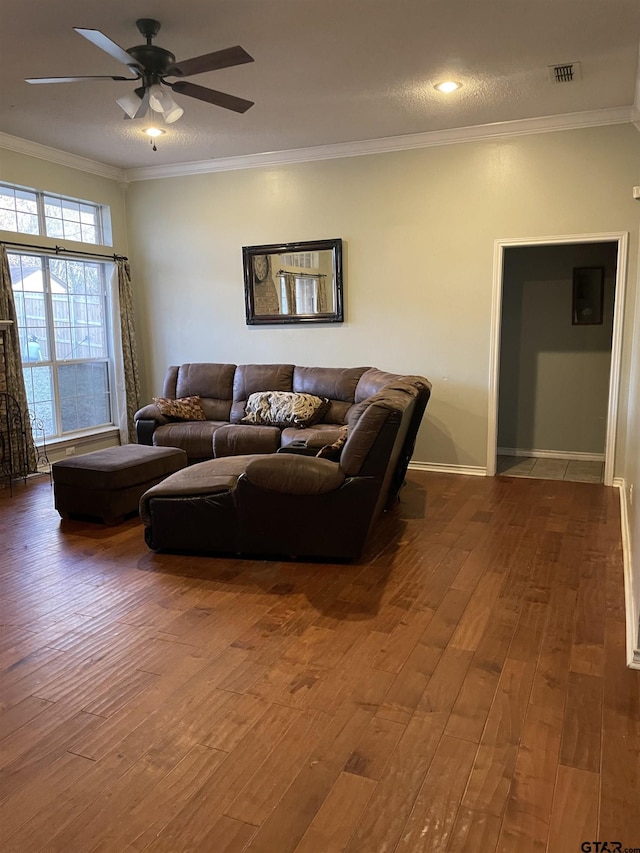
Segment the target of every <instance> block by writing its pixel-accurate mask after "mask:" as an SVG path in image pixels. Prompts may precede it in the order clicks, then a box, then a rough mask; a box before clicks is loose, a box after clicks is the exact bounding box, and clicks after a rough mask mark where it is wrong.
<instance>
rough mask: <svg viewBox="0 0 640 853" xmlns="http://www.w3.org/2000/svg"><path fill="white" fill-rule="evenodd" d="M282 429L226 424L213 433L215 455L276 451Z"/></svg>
mask: <svg viewBox="0 0 640 853" xmlns="http://www.w3.org/2000/svg"><path fill="white" fill-rule="evenodd" d="M279 447H280V430H279V429H278V427H275V426H256V425H255V424H251V425H245V424H225V425H224V426H221V427H220V429H217V430H216V431H215V432H214V434H213V455H214V456H215V458H216V459H219V458H220V457H222V456H239V455H242V454H245V453H276V452H277V450H278V448H279Z"/></svg>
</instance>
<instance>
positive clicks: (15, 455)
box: [0, 245, 37, 477]
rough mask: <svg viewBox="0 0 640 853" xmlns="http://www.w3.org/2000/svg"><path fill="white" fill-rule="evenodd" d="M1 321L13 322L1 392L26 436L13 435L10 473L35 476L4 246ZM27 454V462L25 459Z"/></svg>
mask: <svg viewBox="0 0 640 853" xmlns="http://www.w3.org/2000/svg"><path fill="white" fill-rule="evenodd" d="M0 320H12V321H13V324H12V325H11V326H9V328H8V329H7V331H6V332H5V336H4V341H5V351H4V363H5V374H6V382H7V386H6V389H4V388H2V389H0V390H6V391H7V392H8V393H9V394H11V395H12V397H14V398H15V400H16V402H17V404H18V408H19V410H20V413H21V414H22V420H23V426H24V431H25V434H24V436H19V435H15V434H14V432H12V433H11V437H12V444H11V458H12V464H13V469H14V470H13V471H11V475H12V476H20V477H21V476H24V474H25V471H24V468H23V465H24V463H25V462H26V466H27V472H34V471H36V470H37V463H36V450H35V445H34V442H33V433H32V431H31V420H30V417H29V408H28V405H27V393H26V390H25V385H24V375H23V373H22V354H21V352H20V337H19V333H18V318H17V316H16V306H15V302H14V299H13V289H12V287H11V274H10V272H9V259H8V257H7V250H6V247H5V246H3V245H0ZM5 405H6V404H5ZM1 414H2V420H4V416H5V412H4V411H3V412H2V413H1ZM23 443H24V447H23ZM25 454H26V459H24V456H25Z"/></svg>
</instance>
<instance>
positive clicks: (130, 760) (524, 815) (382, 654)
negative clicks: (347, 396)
mask: <svg viewBox="0 0 640 853" xmlns="http://www.w3.org/2000/svg"><path fill="white" fill-rule="evenodd" d="M283 523H284V520H283ZM0 537H1V538H0V541H1V543H2V548H1V549H0V550H1V552H2V553H1V554H0V603H1V606H2V616H3V620H2V621H3V628H2V634H1V636H0V651H1V652H2V662H1V667H0V687H1V691H2V692H1V696H0V849H2V850H3V852H4V853H37V851H47V853H63V851H64V853H139V851H149V853H160V851H162V853H187V851H189V853H191V851H202V853H242V851H247V853H441V851H442V853H498V851H499V853H528V851H531V853H533V851H548V853H574V851H575V853H578V851H580V850H581V844H583V843H584V842H594V841H596V840H599V841H601V842H603V841H609V842H613V841H619V842H620V844H621V847H622V848H623V849H624V848H625V847H628V848H638V849H639V850H640V808H639V803H640V672H638V671H632V670H629V669H627V668H626V666H625V650H624V642H625V624H624V602H623V575H622V557H621V538H620V520H619V504H618V495H617V492H616V491H614V490H613V489H607V488H605V487H604V486H601V485H595V484H589V483H572V482H563V481H551V480H529V479H527V480H525V479H518V478H507V477H496V478H493V479H484V478H476V477H463V476H453V475H439V474H430V473H424V472H409V477H408V483H407V485H406V487H405V488H404V489H403V491H402V493H401V501H400V503H399V504H397V505H396V506H395V508H394V509H393V510H391V511H390V512H389V513H387V514H385V516H384V517H383V518H382V519H381V520H380V523H379V524H378V526H377V528H376V531H375V534H374V536H373V538H372V540H371V541H370V543H369V546H368V548H367V551H366V553H365V555H364V557H363V558H362V559H361V560H360V561H358V562H357V563H355V564H321V563H295V562H286V561H265V562H260V561H249V560H242V559H228V558H216V557H194V556H184V555H183V556H176V555H156V554H153V553H151V552H150V551H148V550H147V548H146V546H145V545H144V543H143V539H142V527H141V525H140V522H139V521H138V520H137V519H133V520H131V521H128V522H126V523H125V524H123V525H120V526H118V527H102V526H100V525H96V524H89V523H82V522H77V521H76V522H61V521H60V519H59V517H58V515H57V513H56V512H55V511H54V509H53V495H52V490H51V486H50V484H49V481H48V479H46V478H44V477H42V478H35V479H33V480H30V481H29V482H28V483H27V484H26V486H23V485H22V484H17V485H16V487H15V489H14V494H13V497H12V498H10V497H9V495H8V491H7V490H3V491H2V492H0ZM610 847H611V849H613V845H612V844H611V845H610ZM585 849H586V848H585ZM593 849H596V848H595V847H594V848H593Z"/></svg>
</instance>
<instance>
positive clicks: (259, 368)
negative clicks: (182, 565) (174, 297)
mask: <svg viewBox="0 0 640 853" xmlns="http://www.w3.org/2000/svg"><path fill="white" fill-rule="evenodd" d="M206 367H207V366H206V365H183V366H182V368H171V369H170V371H169V373H168V375H167V380H165V386H164V391H165V392H169V393H166V396H169V395H170V393H171V392H173V393H174V394H176V395H177V396H182V397H184V396H189V395H193V394H195V393H196V391H197V392H199V393H198V396H200V397H201V398H204V399H202V405H203V408H204V409H205V411H207V412H209V413H211V414H212V415H213V417H211V423H205V422H202V421H199V422H196V434H195V436H193V437H188V436H187V433H188V431H189V428H190V426H191V422H189V423H171V422H169V421H167V422H165V423H162V420H161V419H160V418H158V417H156V416H155V413H154V412H153V409H151V408H150V407H148V406H147V407H145V408H144V409H142V410H141V412H139V413H138V417H137V423H138V430H139V431H138V435H139V438H141V439H144V438H146V440H147V441H153V443H154V444H164V443H165V442H167V443H168V442H170V441H175V442H176V445H175V446H181V447H182V448H183V449H184V450H186V451H187V453H189V452H190V450H191V457H192V459H193V458H198V455H200V454H204V453H205V452H206V451H207V450H208V448H209V446H210V447H211V448H212V449H213V451H214V452H215V458H213V459H209V460H206V461H201V462H199V463H196V464H192V465H191V466H189V467H188V468H186V469H184V470H183V471H180V472H177V473H176V474H173V475H171V476H170V477H168V478H167V479H166V480H164V481H163V482H162V483H160V484H158V485H157V486H154V487H152V488H151V489H149V490H148V491H147V492H146V493H145V494H144V495H143V496H142V498H141V501H140V516H141V518H142V521H143V523H144V525H145V540H146V542H147V544H148V545H149V547H150V548H152V549H153V550H161V551H188V552H196V553H203V552H204V553H232V554H241V555H254V556H265V557H272V556H285V557H286V556H291V557H299V558H309V557H323V558H330V559H353V558H355V557H357V556H359V554H360V553H361V551H362V548H363V546H364V544H365V542H366V539H367V535H368V533H369V531H370V529H371V526H372V525H373V523H374V521H375V519H376V517H377V516H378V514H379V513H380V512H381V510H382V509H383V508H384V507H385V505H387V504H388V503H389V502H391V501H392V500H393V499H394V498H395V497H396V495H397V494H398V491H399V490H400V488H401V486H402V484H403V482H404V477H405V473H406V470H407V466H408V464H409V460H410V458H411V455H412V453H413V448H414V444H415V439H416V435H417V432H418V428H419V426H420V422H421V420H422V416H423V414H424V410H425V407H426V405H427V402H428V399H429V396H430V392H431V385H430V383H429V382H428V380H426V379H424V378H423V377H419V376H400V375H397V374H391V373H385V372H384V371H381V370H378V369H377V368H346V369H339V368H298V367H294V366H292V365H244V366H241V367H238V368H236V369H235V370H234V372H233V382H232V395H231V398H229V397H227V398H225V399H224V401H223V398H222V397H220V396H214V395H212V394H209V397H208V399H207V396H206V395H205V393H204V392H206V391H209V392H211V391H212V390H214V388H213V386H212V384H211V380H212V379H213V377H217V378H218V379H221V378H222V377H224V381H225V382H226V385H225V386H224V387H222V386H218V387H217V389H215V390H216V391H217V393H220V391H221V390H228V388H229V382H230V374H231V371H230V370H229V367H230V366H229V365H211V366H210V367H211V368H212V369H211V370H210V371H207V370H206ZM207 373H208V376H209V380H210V384H205V381H204V380H205V376H207ZM187 377H188V379H189V382H187V381H186V379H187ZM196 377H198V381H192V380H195V378H196ZM278 380H279V381H280V388H279V390H294V391H300V392H302V393H315V394H319V395H320V396H324V397H328V398H329V400H330V404H329V407H328V411H327V414H326V415H325V420H324V422H323V423H321V424H315V425H314V426H312V427H309V428H305V429H296V428H289V427H287V428H284V429H281V430H279V439H278V445H277V446H275V445H274V444H273V442H274V438H275V434H274V433H273V432H270V431H271V430H272V428H271V427H266V428H263V427H261V426H255V425H251V426H246V425H244V424H240V423H239V421H240V419H241V418H242V417H243V416H244V412H245V401H246V399H247V397H248V395H249V394H250V393H253V392H254V391H257V390H265V382H266V383H267V385H266V387H270V386H271V387H272V388H273V386H272V383H273V382H275V381H278ZM289 383H290V384H289ZM285 385H288V387H283V386H285ZM223 403H224V405H223ZM227 407H228V412H229V414H228V419H225V420H223V419H222V418H221V417H220V415H222V414H224V413H226V411H227ZM150 415H154V417H150ZM150 421H152V422H154V423H153V424H151V423H149V422H150ZM345 427H346V430H345ZM176 428H177V429H176ZM264 429H266V430H267V431H268V432H263V430H264ZM234 433H235V434H236V438H235V439H233V435H234ZM340 433H346V440H345V443H344V446H343V448H342V449H341V452H340V454H339V456H337V454H336V457H334V458H318V457H317V456H316V454H317V452H318V450H319V448H320V447H321V446H322V445H326V444H327V442H330V441H331V440H332V438H334V437H335V436H337V435H339V434H340ZM192 438H193V439H194V442H195V443H194V444H193V445H190V450H189V449H188V447H187V445H188V442H189V441H191V439H192ZM177 442H179V443H177ZM252 442H253V444H252ZM267 445H268V449H266V450H265V447H267ZM194 448H195V449H194ZM248 448H251V449H248ZM254 448H256V449H254ZM230 450H232V451H233V450H235V451H238V452H237V453H233V452H229V451H230ZM274 450H275V451H277V452H275V453H274V452H273V451H274ZM219 451H222V452H219Z"/></svg>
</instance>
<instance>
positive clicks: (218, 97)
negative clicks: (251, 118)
mask: <svg viewBox="0 0 640 853" xmlns="http://www.w3.org/2000/svg"><path fill="white" fill-rule="evenodd" d="M168 85H169V86H170V87H171V88H172V89H173V91H174V92H177V93H178V94H179V95H188V96H189V97H190V98H197V99H198V100H199V101H206V102H207V103H208V104H214V105H215V106H216V107H224V109H225V110H233V111H234V112H236V113H246V111H247V110H248V109H249V107H252V106H253V105H254V103H255V101H245V99H244V98H236V96H235V95H228V94H227V93H226V92H217V91H216V90H215V89H207V88H205V87H204V86H196V84H195V83H188V82H187V81H186V80H178V82H177V83H169V84H168Z"/></svg>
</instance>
